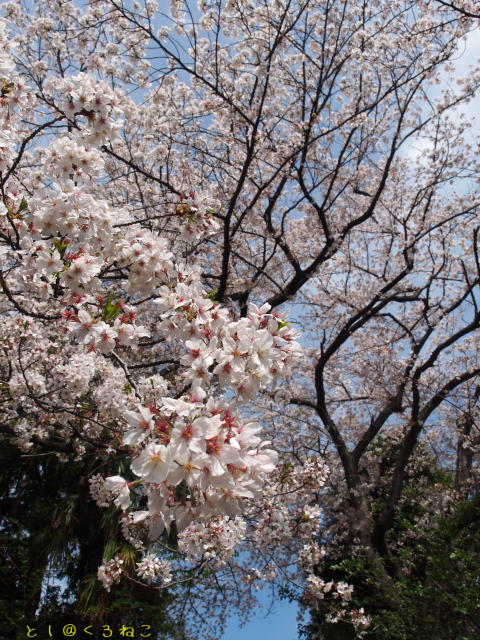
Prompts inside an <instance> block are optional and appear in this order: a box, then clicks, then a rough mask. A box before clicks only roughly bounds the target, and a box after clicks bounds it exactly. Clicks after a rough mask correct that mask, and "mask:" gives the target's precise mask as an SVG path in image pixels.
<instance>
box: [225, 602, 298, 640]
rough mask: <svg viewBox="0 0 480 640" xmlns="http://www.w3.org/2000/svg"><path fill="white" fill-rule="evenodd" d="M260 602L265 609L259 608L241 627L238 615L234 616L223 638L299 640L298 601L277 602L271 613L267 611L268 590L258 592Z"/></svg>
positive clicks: (239, 639) (236, 639)
mask: <svg viewBox="0 0 480 640" xmlns="http://www.w3.org/2000/svg"><path fill="white" fill-rule="evenodd" d="M258 599H259V602H260V603H262V604H263V606H264V609H263V611H262V609H258V611H256V612H255V615H254V616H252V618H251V620H250V621H249V622H247V624H246V625H245V626H243V627H240V623H239V619H238V617H237V616H232V617H231V618H230V620H229V622H228V624H227V627H226V630H225V634H224V636H223V638H222V640H270V639H272V640H273V639H274V640H297V638H298V631H297V611H298V607H297V604H296V603H290V602H288V600H280V601H277V602H275V604H274V605H273V609H272V611H271V613H270V614H269V615H265V612H266V611H267V610H268V607H269V606H270V598H269V597H268V592H267V591H265V592H264V593H263V594H262V592H261V591H260V593H259V594H258Z"/></svg>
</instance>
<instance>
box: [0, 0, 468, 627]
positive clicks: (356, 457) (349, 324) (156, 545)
mask: <svg viewBox="0 0 480 640" xmlns="http://www.w3.org/2000/svg"><path fill="white" fill-rule="evenodd" d="M457 4H458V6H461V8H462V11H460V10H457V11H455V10H454V9H455V7H452V6H450V5H448V4H447V3H439V2H436V1H435V0H431V1H430V0H411V1H404V0H402V1H400V0H399V1H395V2H386V1H384V0H378V1H376V2H369V3H361V2H355V3H348V2H346V1H341V0H332V1H331V2H326V3H325V2H318V1H317V0H294V1H291V0H269V1H267V0H210V1H207V0H200V1H199V2H198V3H197V4H195V3H193V2H191V1H189V0H172V1H171V2H170V3H169V5H168V7H167V6H165V5H164V4H160V5H158V6H157V4H156V3H155V2H154V1H153V0H145V2H132V3H129V2H123V0H120V1H118V0H99V1H95V2H90V3H88V4H83V3H75V2H66V1H64V0H49V1H48V2H41V3H40V2H39V3H33V5H28V6H27V5H25V6H23V5H22V4H21V3H17V2H15V3H12V2H5V3H4V4H3V5H2V9H3V16H4V20H3V21H2V22H1V29H2V31H1V35H0V37H1V51H0V82H1V85H0V90H1V114H0V117H1V119H2V133H1V138H0V151H1V155H0V186H1V189H0V192H1V198H2V201H1V204H0V207H1V213H2V225H1V230H0V238H1V251H2V254H1V255H2V269H1V272H0V284H1V287H2V291H3V296H2V299H1V304H2V310H3V318H2V321H1V322H2V331H1V335H2V340H3V351H2V377H3V383H2V390H3V398H4V399H3V406H4V415H3V418H2V423H1V426H0V430H1V432H2V434H3V435H4V436H5V439H6V440H8V441H10V442H11V443H13V444H14V445H15V446H16V447H17V448H19V449H20V451H21V452H22V455H25V456H41V457H43V456H56V460H57V461H58V463H59V464H63V465H65V468H66V469H67V468H68V466H69V465H72V464H78V463H82V462H85V461H88V464H87V465H86V466H85V469H86V468H87V467H88V478H89V480H88V482H89V486H90V500H94V501H95V503H96V504H97V505H98V507H100V508H101V509H106V510H108V513H114V514H115V522H116V524H117V525H118V527H119V528H120V529H121V532H122V536H123V540H124V543H125V544H126V545H127V547H126V548H127V549H128V553H127V552H126V551H125V547H121V545H120V544H116V545H112V544H110V545H106V546H104V545H103V543H102V545H100V546H101V547H102V548H99V549H97V552H96V553H97V554H98V553H100V555H101V556H103V562H101V565H100V567H99V569H98V573H97V577H98V580H99V581H100V582H101V583H102V584H103V587H104V588H105V589H106V590H107V591H109V590H110V589H111V590H112V591H113V592H114V590H115V589H116V588H117V586H116V585H117V584H118V583H120V582H121V581H122V580H123V581H130V582H131V583H137V582H142V583H144V584H151V586H152V588H156V589H160V590H167V591H169V592H174V593H175V594H177V597H176V598H175V601H174V603H173V604H172V607H176V608H177V609H176V610H177V611H178V612H179V614H180V615H181V616H182V617H184V616H185V614H186V611H188V610H189V607H192V608H193V610H194V611H195V614H196V615H195V619H196V623H197V625H198V628H199V635H205V628H206V625H207V623H210V622H211V621H212V619H213V618H214V616H213V615H212V614H213V613H216V614H218V617H217V620H218V622H219V624H220V627H221V624H222V611H223V615H224V616H225V612H226V611H227V609H226V607H225V605H226V604H228V605H230V606H238V607H239V608H240V610H241V611H243V613H245V614H247V613H248V611H249V608H250V606H251V604H252V598H253V597H254V593H255V590H256V588H259V587H260V586H261V585H262V584H264V583H265V582H267V583H270V585H271V587H272V592H273V593H275V590H276V589H277V588H278V587H281V588H282V589H284V590H288V592H289V594H290V595H291V597H295V598H297V599H298V600H299V601H300V602H301V603H302V604H303V606H304V607H305V608H306V609H307V610H309V611H312V612H313V618H315V616H317V613H316V612H318V615H319V616H320V618H321V620H323V621H324V620H325V619H326V620H327V623H328V622H329V621H330V622H331V623H334V622H337V623H338V622H339V623H341V624H346V625H348V626H349V628H350V627H351V629H352V633H354V634H357V635H358V636H360V637H361V636H362V635H365V634H367V635H368V633H369V631H368V629H369V623H370V618H369V613H375V612H369V611H368V610H366V609H365V608H363V607H362V606H358V605H357V604H356V602H354V600H352V598H353V594H354V593H355V589H357V590H359V592H360V593H361V592H362V589H363V586H362V584H358V585H352V584H349V583H348V581H345V580H343V579H339V578H335V579H328V577H327V574H328V572H329V571H330V568H331V566H333V565H334V564H335V563H337V564H338V562H339V561H341V560H342V558H344V557H345V555H352V556H354V557H356V558H361V560H362V563H364V564H363V565H362V566H363V567H364V571H365V575H366V576H367V575H368V576H371V575H373V576H374V578H375V596H376V598H377V600H378V603H379V605H378V606H379V607H380V608H383V609H384V610H391V611H396V610H397V609H398V599H399V596H398V590H397V587H396V581H395V578H396V575H398V573H399V572H401V568H399V567H398V566H393V565H394V563H392V562H391V561H390V560H391V557H392V553H394V550H395V549H396V548H397V547H398V544H399V542H398V540H395V539H393V537H392V532H393V531H394V530H395V523H396V517H397V515H398V513H399V510H400V509H401V507H402V504H404V502H405V500H406V497H405V496H406V490H408V488H409V487H410V486H412V482H413V480H411V479H412V478H415V482H416V481H417V479H418V476H417V475H416V474H415V473H414V470H415V468H417V467H418V465H420V466H421V465H422V464H423V462H422V461H425V460H426V459H428V461H429V464H430V463H431V464H434V462H433V461H432V460H433V459H432V457H431V456H432V455H433V454H434V460H435V464H436V465H437V466H439V467H442V468H444V469H449V470H450V475H449V476H448V477H449V478H451V482H450V484H449V483H448V482H445V483H443V484H441V483H437V485H435V486H429V487H428V491H427V490H425V492H424V495H422V501H423V502H422V505H423V506H422V517H423V520H424V526H430V525H432V523H433V522H434V521H435V518H438V516H439V515H441V514H443V513H447V512H448V509H451V508H452V504H456V502H458V500H459V499H460V497H462V496H463V497H464V496H466V497H468V496H471V495H472V492H473V491H474V490H475V487H476V482H477V476H476V473H477V471H476V456H477V453H478V447H479V445H480V439H479V437H478V430H477V426H476V411H477V402H478V398H479V395H480V394H479V393H478V389H477V378H478V374H479V373H480V366H479V360H478V356H479V354H478V347H477V342H478V340H477V329H478V328H479V322H480V313H479V311H478V299H477V293H478V284H479V278H480V262H479V253H478V228H477V225H476V217H477V212H478V205H479V195H478V186H477V184H478V176H479V163H478V153H477V151H478V143H477V141H476V140H475V134H474V131H473V129H472V126H471V122H469V121H467V120H466V118H464V117H462V108H463V105H464V104H466V103H467V102H468V101H469V100H471V99H472V98H474V97H475V96H476V93H477V90H478V86H479V81H480V73H479V69H478V68H472V69H471V72H470V73H469V75H468V77H466V78H464V79H460V80H459V81H458V82H457V86H456V87H455V88H452V86H450V84H449V83H447V82H445V77H446V75H448V74H449V73H453V71H454V60H455V58H456V56H458V54H459V51H460V50H461V47H462V45H463V42H464V39H465V37H466V36H467V34H468V33H469V31H471V30H472V29H473V28H475V24H476V22H475V20H476V18H475V15H474V14H473V13H472V11H470V8H469V3H457ZM300 342H301V343H302V346H300ZM379 452H380V453H379ZM385 452H388V456H387V457H388V459H389V460H390V462H389V464H388V465H385V462H384V459H385ZM39 459H41V458H39ZM452 469H453V472H452V471H451V470H452ZM82 473H83V472H82ZM85 474H87V471H86V470H85ZM447 475H448V474H447ZM82 477H83V476H82ZM407 493H408V491H407ZM379 495H381V499H378V496H379ZM83 500H84V501H87V500H89V498H88V496H86V495H85V496H84V497H83ZM322 508H323V509H324V511H323V516H322V510H321V509H322ZM91 526H92V527H93V528H95V527H97V526H98V520H97V521H95V518H92V522H91ZM432 526H433V525H432ZM104 542H105V540H104ZM242 545H243V546H242ZM396 545H397V546H396ZM98 546H99V545H98V540H97V547H98ZM242 548H243V549H244V552H243V553H242V554H240V555H235V554H236V552H237V550H238V549H242ZM122 549H123V550H122ZM89 552H90V550H89V549H88V548H85V553H86V554H88V553H89ZM100 560H101V559H100ZM202 608H203V611H206V612H207V613H208V616H204V615H203V614H202ZM325 616H326V618H325ZM223 619H224V618H223ZM321 623H322V624H323V622H321ZM312 633H316V632H315V631H313V632H312ZM372 637H374V636H372Z"/></svg>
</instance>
